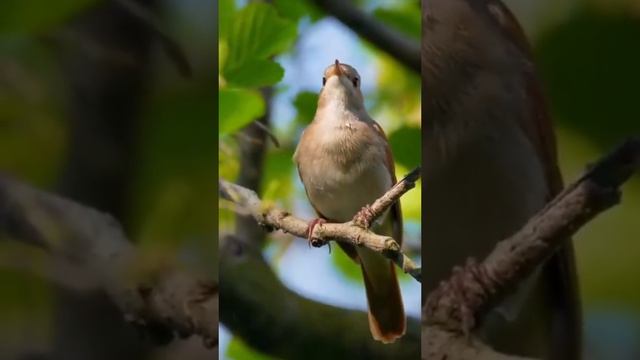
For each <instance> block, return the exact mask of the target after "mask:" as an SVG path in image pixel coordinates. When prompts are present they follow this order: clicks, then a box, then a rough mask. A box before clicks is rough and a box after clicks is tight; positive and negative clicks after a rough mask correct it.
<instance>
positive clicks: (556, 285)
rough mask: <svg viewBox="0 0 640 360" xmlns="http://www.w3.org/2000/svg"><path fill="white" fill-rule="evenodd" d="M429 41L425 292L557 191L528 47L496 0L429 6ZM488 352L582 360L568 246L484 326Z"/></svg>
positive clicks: (551, 144) (450, 0)
mask: <svg viewBox="0 0 640 360" xmlns="http://www.w3.org/2000/svg"><path fill="white" fill-rule="evenodd" d="M425 4H426V7H425V9H424V11H425V13H426V19H425V24H424V29H425V30H424V33H423V53H422V61H423V64H422V65H423V66H422V67H423V73H422V74H423V94H424V99H425V100H424V102H423V111H424V112H425V117H424V119H425V126H424V129H425V131H426V133H425V134H426V135H425V139H424V143H425V147H424V148H423V159H424V160H423V161H424V168H425V170H424V172H423V174H424V187H425V193H424V195H425V204H424V210H423V211H424V215H425V220H426V221H425V223H424V224H423V234H424V236H425V240H424V241H425V244H424V247H423V248H424V251H425V254H426V259H425V260H426V261H425V266H424V271H423V273H424V278H425V280H424V285H423V292H428V291H429V290H431V289H433V288H434V287H435V286H437V284H438V282H439V281H440V280H443V279H444V278H445V277H446V276H448V274H449V272H450V269H451V267H452V266H454V265H457V264H462V263H464V261H465V259H466V258H467V257H470V256H471V257H475V258H477V259H481V258H483V257H484V256H485V255H486V254H487V253H488V252H489V251H490V250H492V248H493V246H494V245H495V242H496V241H498V240H500V239H503V238H505V237H507V236H509V235H511V234H512V233H513V232H515V231H516V230H518V229H519V228H520V227H521V226H522V225H524V223H525V222H526V221H527V220H528V219H529V217H531V216H532V215H533V214H535V213H536V212H537V211H538V210H540V209H541V208H542V207H543V206H544V204H545V203H546V202H547V201H548V200H550V199H551V198H552V197H553V196H554V195H556V194H557V193H558V192H559V191H560V190H561V188H562V179H561V176H560V171H559V169H558V166H557V155H556V147H555V136H554V133H553V128H552V125H551V119H550V116H549V112H548V108H547V104H546V101H545V99H544V97H543V92H542V89H541V86H540V83H539V81H538V79H537V76H536V74H535V68H534V65H533V63H532V56H531V50H530V46H529V44H528V42H527V40H526V37H525V35H524V33H523V31H522V29H521V27H520V25H519V24H518V22H517V21H516V19H515V17H514V16H513V15H512V14H511V12H509V10H508V9H507V8H506V7H505V6H504V5H503V4H502V3H501V2H500V1H497V0H427V1H426V2H425ZM480 320H481V327H480V329H479V333H480V335H481V336H482V337H484V338H485V339H486V340H487V341H488V342H489V343H490V344H491V345H492V346H494V347H496V348H497V349H498V350H502V351H505V352H508V353H512V354H518V355H525V356H531V357H538V358H545V359H548V358H552V359H577V358H580V335H581V329H580V302H579V298H578V291H577V280H576V274H575V264H574V256H573V249H572V245H571V243H570V241H567V244H566V245H565V246H564V247H563V248H562V249H561V250H560V251H558V252H556V253H555V254H554V255H553V256H552V257H551V258H550V259H549V260H548V261H547V262H546V263H545V265H544V266H542V267H541V268H540V269H539V270H538V271H537V272H536V273H535V274H534V275H532V277H531V278H530V279H529V280H528V281H527V283H526V284H524V285H523V286H522V287H521V288H520V289H518V290H517V291H516V293H515V294H514V295H513V296H512V297H511V298H510V299H508V300H507V301H505V303H503V304H500V305H499V306H498V309H497V310H496V311H493V312H492V313H490V314H489V315H488V316H487V317H486V318H484V319H480Z"/></svg>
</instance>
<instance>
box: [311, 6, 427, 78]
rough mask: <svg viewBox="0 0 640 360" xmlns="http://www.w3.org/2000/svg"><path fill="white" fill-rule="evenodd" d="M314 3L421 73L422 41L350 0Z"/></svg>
mask: <svg viewBox="0 0 640 360" xmlns="http://www.w3.org/2000/svg"><path fill="white" fill-rule="evenodd" d="M313 3H315V4H316V5H317V6H318V7H319V8H321V9H322V10H324V11H326V12H327V13H328V14H330V15H332V16H334V17H336V18H337V19H338V20H340V21H341V22H342V23H344V24H345V25H346V26H348V27H349V28H351V30H353V31H354V32H356V33H357V34H358V35H360V36H362V37H363V38H364V39H366V40H368V41H370V42H371V43H372V44H374V45H375V46H377V47H378V48H380V49H381V50H382V51H385V52H386V53H388V54H389V55H391V56H392V57H393V58H395V59H396V60H397V61H399V62H400V63H402V64H404V65H406V66H407V67H408V68H409V69H411V70H413V71H414V72H416V73H417V74H420V44H419V42H418V41H417V40H413V39H411V38H409V37H408V36H406V35H403V34H402V33H400V32H399V31H397V30H395V29H392V28H390V27H387V26H385V25H384V24H383V23H381V22H380V21H379V20H377V19H376V18H374V17H373V16H371V15H369V14H367V13H365V12H363V11H362V10H360V9H358V8H357V7H355V6H354V5H353V3H352V2H350V1H344V0H313Z"/></svg>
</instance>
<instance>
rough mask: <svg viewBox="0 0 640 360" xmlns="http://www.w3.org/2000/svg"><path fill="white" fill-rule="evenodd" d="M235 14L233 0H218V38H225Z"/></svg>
mask: <svg viewBox="0 0 640 360" xmlns="http://www.w3.org/2000/svg"><path fill="white" fill-rule="evenodd" d="M235 14H236V5H235V1H234V0H218V38H220V39H222V38H226V37H227V33H228V32H229V28H230V26H231V23H232V21H233V17H234V16H235Z"/></svg>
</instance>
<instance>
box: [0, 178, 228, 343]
mask: <svg viewBox="0 0 640 360" xmlns="http://www.w3.org/2000/svg"><path fill="white" fill-rule="evenodd" d="M6 239H10V240H15V241H20V242H22V243H24V244H26V245H29V246H35V247H37V248H39V249H41V250H42V251H44V252H45V253H46V254H48V255H49V256H50V257H51V258H52V259H53V261H55V262H61V263H65V264H68V268H73V269H75V271H73V272H69V273H68V274H60V275H61V276H62V275H65V276H74V275H75V273H78V274H79V275H80V277H82V278H83V279H85V280H86V279H92V280H93V282H94V284H93V286H94V287H96V288H100V289H102V290H103V291H104V292H105V293H107V294H108V296H109V297H110V298H111V300H112V301H113V302H114V303H115V304H117V306H118V308H119V309H120V310H121V312H122V314H123V317H124V318H125V319H127V320H128V321H129V322H131V323H133V324H134V325H136V326H137V327H139V328H141V329H143V330H145V333H146V334H148V335H149V336H150V337H151V338H152V340H155V341H156V342H159V343H166V342H168V341H169V340H171V339H172V338H173V336H174V335H176V334H177V335H179V336H181V337H186V336H190V335H198V336H201V337H202V338H203V340H204V343H205V345H207V346H209V347H213V346H217V342H218V288H217V284H216V282H215V281H213V280H212V279H209V278H206V277H202V276H199V275H196V274H192V273H190V272H188V271H185V270H182V269H177V267H175V268H174V267H164V268H161V269H155V270H149V269H147V270H146V271H145V270H143V269H140V266H139V263H142V260H141V257H140V255H139V254H137V251H136V248H135V247H134V246H133V245H132V244H131V243H130V242H129V241H128V240H127V238H126V236H125V235H124V233H123V231H122V228H121V226H120V224H119V223H118V222H117V221H115V220H114V219H113V218H112V217H111V216H109V215H107V214H104V213H101V212H99V211H97V210H94V209H91V208H88V207H85V206H82V205H80V204H77V203H75V202H72V201H70V200H66V199H64V198H61V197H58V196H55V195H53V194H49V193H45V192H42V191H38V190H36V189H33V188H31V187H29V186H27V185H24V184H22V183H20V182H18V181H15V180H10V179H9V178H7V177H4V176H0V240H6ZM53 280H54V281H56V279H53ZM56 283H57V284H58V285H61V286H68V285H69V284H70V283H72V282H70V281H69V280H68V279H65V278H60V279H58V281H56ZM74 290H78V289H74Z"/></svg>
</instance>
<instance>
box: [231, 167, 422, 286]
mask: <svg viewBox="0 0 640 360" xmlns="http://www.w3.org/2000/svg"><path fill="white" fill-rule="evenodd" d="M418 174H419V169H416V170H414V171H413V172H411V173H410V174H409V176H407V177H406V178H405V179H403V180H401V181H400V182H398V185H396V186H394V187H393V188H391V189H390V190H389V191H388V192H387V193H386V194H384V195H383V196H382V197H380V198H379V199H378V200H376V202H374V205H372V207H375V211H374V212H373V213H372V214H373V215H371V216H373V217H371V218H370V219H375V217H377V216H379V215H380V214H382V213H383V212H384V211H385V210H386V209H387V208H388V207H389V206H391V204H393V202H395V201H397V200H398V199H399V198H400V196H402V195H403V194H404V193H406V192H407V191H408V190H409V189H411V188H412V187H413V186H414V185H413V184H414V183H415V180H416V179H417V176H418ZM219 186H220V195H221V197H222V198H224V199H226V200H229V201H232V202H234V203H236V204H237V205H239V206H240V207H241V208H243V209H245V210H246V211H248V212H249V213H250V214H252V216H253V217H254V218H255V219H256V221H257V222H258V223H259V224H261V225H263V226H265V227H267V228H269V229H277V230H282V231H284V232H286V233H289V234H292V235H294V236H297V237H300V238H307V235H308V234H307V230H308V222H307V221H304V220H302V219H300V218H297V217H295V216H293V215H291V214H289V213H288V212H286V211H284V210H281V209H278V208H276V207H268V206H265V205H264V204H263V203H262V201H261V200H260V198H259V197H258V195H257V194H256V193H255V192H254V191H252V190H249V189H246V188H244V187H242V186H239V185H236V184H233V183H230V182H228V181H225V180H220V181H219ZM311 236H312V237H313V238H314V239H317V240H319V242H318V243H319V244H326V243H328V242H329V241H341V242H345V243H348V244H352V245H356V246H366V247H367V248H369V249H371V250H373V251H376V252H378V253H381V254H382V255H384V256H385V257H387V258H388V259H390V260H392V261H393V262H394V263H395V264H396V265H398V267H400V268H401V269H402V270H403V271H404V272H405V273H407V274H409V275H411V276H412V277H413V278H414V279H416V280H417V281H419V282H421V281H422V275H421V269H420V267H419V266H417V265H416V264H415V263H414V262H413V261H412V260H411V259H409V257H407V256H406V255H405V254H404V253H403V252H402V250H401V249H400V245H398V243H397V242H396V241H395V240H394V239H393V238H392V237H389V236H384V235H378V234H375V233H373V232H371V231H369V230H367V229H366V228H364V227H362V226H358V225H356V224H355V222H354V221H350V222H347V223H341V224H338V223H323V224H319V225H317V226H316V227H314V229H313V234H311Z"/></svg>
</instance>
